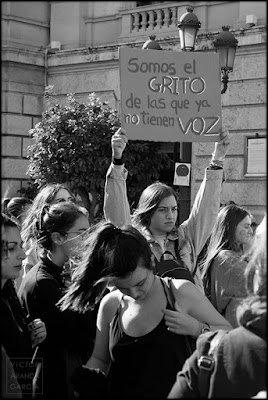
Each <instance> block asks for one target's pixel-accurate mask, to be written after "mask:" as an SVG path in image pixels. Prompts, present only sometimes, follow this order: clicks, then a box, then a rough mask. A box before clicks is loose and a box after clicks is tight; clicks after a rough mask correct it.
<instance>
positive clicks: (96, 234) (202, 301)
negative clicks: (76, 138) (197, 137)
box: [1, 128, 267, 400]
mask: <svg viewBox="0 0 268 400" xmlns="http://www.w3.org/2000/svg"><path fill="white" fill-rule="evenodd" d="M127 143H128V139H127V135H126V132H125V131H124V130H123V129H122V128H119V129H118V131H117V132H116V133H115V134H114V135H113V136H112V139H111V152H112V162H111V165H110V167H109V169H108V171H107V175H106V183H105V198H104V209H103V212H104V219H103V221H100V222H98V223H96V224H92V225H90V224H89V219H88V213H87V210H86V209H85V208H84V207H81V206H79V205H77V204H76V199H75V196H74V195H73V194H72V193H71V191H70V190H69V189H68V187H67V186H65V185H64V184H54V183H49V184H47V185H46V186H44V187H43V188H42V189H41V190H40V191H39V193H38V194H37V196H36V197H35V199H34V200H33V201H30V200H28V199H26V198H19V197H16V198H11V199H10V198H7V199H3V201H2V216H1V219H2V223H1V231H2V235H1V245H2V246H1V249H2V253H1V254H2V270H1V274H2V275H1V282H2V286H1V287H2V296H1V311H2V312H1V318H2V321H1V322H2V349H1V350H2V398H36V399H50V398H63V399H66V400H75V399H81V400H82V399H88V398H95V397H97V398H100V397H101V398H110V397H114V398H129V397H130V398H152V399H154V398H155V399H164V398H187V397H192V398H194V397H200V398H204V397H205V398H213V397H218V398H219V397H224V398H225V397H233V398H239V397H240V398H241V397H248V398H252V397H254V396H259V397H266V393H267V392H266V217H264V219H263V221H262V223H261V224H260V225H259V226H258V227H257V228H256V231H255V232H253V228H252V219H253V217H252V215H251V214H250V212H249V211H247V210H246V209H244V208H243V207H240V206H238V205H236V204H228V205H224V206H221V204H220V197H221V189H222V185H223V184H224V168H223V167H224V159H225V155H226V153H227V151H228V150H229V147H230V139H229V133H228V131H226V130H224V129H222V130H221V131H220V138H219V142H216V143H215V149H214V151H213V153H212V157H211V160H210V163H209V165H208V166H207V168H206V169H205V174H204V179H203V181H202V183H201V185H200V187H199V190H198V192H197V195H196V198H195V201H194V204H193V206H192V208H191V212H190V215H189V217H188V219H187V220H186V221H184V222H183V223H181V224H180V225H179V224H178V209H179V205H180V201H179V199H178V197H177V193H176V192H175V191H174V190H173V188H172V187H170V186H168V185H167V184H165V183H163V182H154V183H152V184H151V185H150V186H148V187H147V188H145V189H144V190H143V192H142V193H141V196H140V199H139V202H138V205H137V208H136V209H135V210H134V211H133V213H132V214H131V210H130V206H129V202H128V198H127V175H128V171H127V169H126V167H125V164H124V150H125V148H126V146H127ZM204 249H205V250H204ZM201 254H202V259H200V255H201ZM205 361H206V362H210V363H211V364H210V365H211V366H212V367H211V368H210V369H209V370H210V372H209V376H208V375H206V376H205V372H207V371H208V368H205V367H204V368H203V366H204V362H205ZM204 376H205V378H204ZM204 382H205V384H204Z"/></svg>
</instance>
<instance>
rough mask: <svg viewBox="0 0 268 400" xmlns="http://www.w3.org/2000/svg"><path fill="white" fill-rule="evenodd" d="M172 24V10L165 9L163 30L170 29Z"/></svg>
mask: <svg viewBox="0 0 268 400" xmlns="http://www.w3.org/2000/svg"><path fill="white" fill-rule="evenodd" d="M169 23H170V10H169V8H165V9H164V26H163V28H168V27H169Z"/></svg>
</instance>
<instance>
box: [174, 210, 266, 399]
mask: <svg viewBox="0 0 268 400" xmlns="http://www.w3.org/2000/svg"><path fill="white" fill-rule="evenodd" d="M266 222H267V221H266V216H265V217H264V218H263V220H262V222H261V224H260V225H259V226H258V228H257V230H256V235H255V239H254V242H253V245H252V247H251V249H250V251H249V252H248V253H247V254H246V255H245V256H244V259H245V261H246V267H245V270H244V275H245V280H244V282H245V287H246V292H247V296H246V298H245V299H243V300H242V301H241V303H240V304H239V306H238V308H237V321H238V327H237V328H235V329H233V330H231V331H229V332H228V334H224V333H223V336H222V338H221V340H220V341H219V344H218V347H217V349H216V350H215V354H214V359H215V360H216V362H215V364H214V369H212V370H211V372H210V373H209V375H208V376H206V379H205V378H203V379H201V373H202V372H201V371H200V366H199V365H200V364H199V363H198V359H199V358H200V354H202V351H201V350H202V349H209V347H210V342H211V340H212V336H213V335H215V333H205V334H204V335H201V336H200V338H199V339H198V340H197V350H196V351H195V352H194V353H193V355H192V356H191V357H190V358H189V359H188V360H187V361H186V362H185V364H184V367H183V369H182V371H180V372H178V374H177V379H176V382H175V384H174V385H173V387H172V389H171V391H170V393H169V395H168V398H169V399H181V398H200V397H205V398H224V399H226V398H254V397H253V396H256V397H255V398H267V386H266V376H267V373H266V357H267V353H266V340H267V335H266V323H267V320H266V313H267V280H266V279H267V226H266ZM206 353H207V351H206ZM207 373H208V372H207V371H206V374H207ZM204 385H206V387H204ZM204 393H207V395H205V396H204ZM202 394H203V395H202Z"/></svg>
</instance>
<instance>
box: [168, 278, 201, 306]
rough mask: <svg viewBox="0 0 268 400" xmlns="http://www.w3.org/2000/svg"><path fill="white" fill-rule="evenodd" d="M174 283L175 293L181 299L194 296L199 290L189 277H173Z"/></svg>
mask: <svg viewBox="0 0 268 400" xmlns="http://www.w3.org/2000/svg"><path fill="white" fill-rule="evenodd" d="M172 285H173V289H175V290H174V295H175V297H176V299H177V300H179V301H181V299H183V300H185V299H187V298H189V297H192V296H193V295H195V294H196V292H199V289H198V288H197V287H196V285H195V284H194V283H192V282H190V281H188V280H187V279H172Z"/></svg>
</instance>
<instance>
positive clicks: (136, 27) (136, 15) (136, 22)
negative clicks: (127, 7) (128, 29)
mask: <svg viewBox="0 0 268 400" xmlns="http://www.w3.org/2000/svg"><path fill="white" fill-rule="evenodd" d="M133 17H134V22H133V31H135V32H139V27H140V20H139V19H140V14H139V13H134V14H133Z"/></svg>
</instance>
